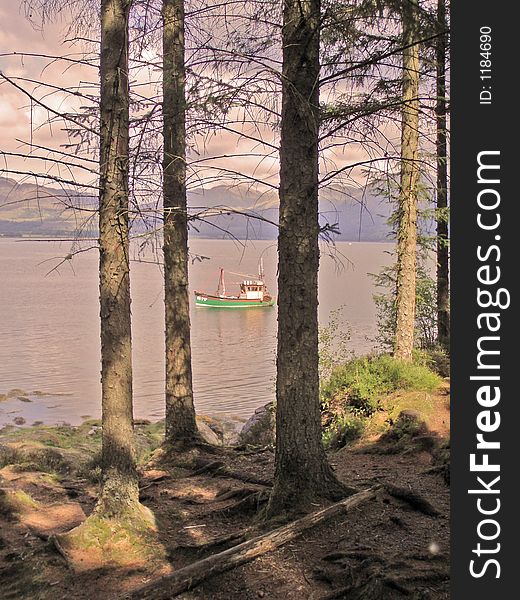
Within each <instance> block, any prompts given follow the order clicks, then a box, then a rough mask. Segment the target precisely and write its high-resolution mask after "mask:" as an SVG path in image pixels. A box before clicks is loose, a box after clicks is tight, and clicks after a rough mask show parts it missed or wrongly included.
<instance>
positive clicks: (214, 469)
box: [192, 460, 273, 487]
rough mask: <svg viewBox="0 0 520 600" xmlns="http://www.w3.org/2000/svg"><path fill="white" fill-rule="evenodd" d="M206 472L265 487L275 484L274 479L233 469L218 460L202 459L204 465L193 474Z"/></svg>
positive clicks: (214, 475)
mask: <svg viewBox="0 0 520 600" xmlns="http://www.w3.org/2000/svg"><path fill="white" fill-rule="evenodd" d="M200 462H201V461H199V464H200ZM204 474H207V475H211V476H213V477H224V478H228V479H236V480H238V481H243V482H244V483H254V484H256V485H263V486H265V487H271V486H272V485H273V483H272V481H269V480H268V479H263V478H261V477H256V476H255V475H251V474H250V473H245V472H244V471H233V470H231V469H228V468H227V467H226V465H225V464H224V463H223V462H221V461H218V460H215V461H210V462H207V461H202V466H200V467H199V468H198V469H197V470H196V471H194V472H193V473H192V476H193V477H196V476H198V475H204Z"/></svg>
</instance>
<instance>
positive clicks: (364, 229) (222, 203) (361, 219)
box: [0, 178, 390, 241]
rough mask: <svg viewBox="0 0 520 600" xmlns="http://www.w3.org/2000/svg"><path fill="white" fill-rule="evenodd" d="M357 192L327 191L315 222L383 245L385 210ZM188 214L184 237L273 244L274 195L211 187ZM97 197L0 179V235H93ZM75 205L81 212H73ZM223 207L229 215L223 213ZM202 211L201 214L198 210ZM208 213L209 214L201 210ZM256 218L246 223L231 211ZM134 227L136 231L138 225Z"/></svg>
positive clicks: (192, 196)
mask: <svg viewBox="0 0 520 600" xmlns="http://www.w3.org/2000/svg"><path fill="white" fill-rule="evenodd" d="M361 198H362V193H361V191H360V190H357V189H354V188H351V189H349V190H348V198H346V199H345V198H343V197H339V196H338V197H334V196H332V195H331V194H330V192H325V193H323V194H322V197H321V199H320V213H321V217H320V221H321V223H322V225H323V224H325V223H329V224H336V223H337V224H338V229H339V231H340V234H339V235H338V236H337V238H336V239H338V240H345V241H358V240H359V241H386V240H387V239H388V237H387V236H388V233H389V226H388V224H387V220H388V216H389V211H390V207H389V206H388V203H386V202H384V201H382V200H381V199H379V198H376V197H374V196H371V195H370V194H366V195H365V197H364V198H363V200H362V201H361ZM188 202H189V206H190V207H191V212H192V213H199V212H202V213H203V214H202V220H195V221H193V222H192V226H191V229H190V235H192V236H194V237H204V238H216V239H220V238H225V237H229V236H234V237H236V238H239V239H245V238H250V239H275V238H276V236H277V228H276V226H275V225H273V224H271V223H277V222H278V207H277V202H278V200H277V196H276V193H275V192H274V191H273V192H271V193H269V194H262V195H261V194H258V193H254V192H251V190H250V189H249V188H248V187H247V186H236V187H233V188H228V187H225V186H216V187H213V188H211V189H207V190H204V191H195V192H190V193H189V194H188ZM96 204H97V198H95V197H93V196H81V197H78V196H77V195H76V194H75V193H74V192H72V191H69V190H64V189H59V188H54V187H51V186H49V187H42V186H37V185H35V184H33V183H22V184H19V183H17V182H16V181H14V180H12V179H7V178H0V235H3V236H41V237H63V236H71V235H73V234H74V233H76V232H78V231H81V232H82V234H83V235H87V236H96V235H97V230H96V217H95V214H94V211H95V207H96ZM73 206H79V207H81V209H82V210H79V211H77V210H73V208H72V207H73ZM226 208H228V209H230V211H227V212H226V210H225V209H226ZM203 209H206V210H203ZM207 209H210V210H207ZM235 211H237V212H246V213H247V214H248V215H254V216H258V217H260V219H255V218H248V217H246V216H243V215H241V214H237V212H235ZM134 228H137V229H139V230H142V229H143V228H144V226H143V223H142V222H141V223H139V222H135V223H134Z"/></svg>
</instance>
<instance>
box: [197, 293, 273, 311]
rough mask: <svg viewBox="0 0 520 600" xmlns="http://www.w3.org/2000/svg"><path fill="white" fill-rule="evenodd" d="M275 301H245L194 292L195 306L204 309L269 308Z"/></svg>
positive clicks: (271, 299)
mask: <svg viewBox="0 0 520 600" xmlns="http://www.w3.org/2000/svg"><path fill="white" fill-rule="evenodd" d="M274 303H275V299H274V298H269V300H247V299H245V298H229V297H219V296H210V295H209V294H203V293H201V292H195V306H205V307H206V308H269V307H270V306H274Z"/></svg>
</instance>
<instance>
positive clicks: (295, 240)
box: [267, 0, 345, 517]
mask: <svg viewBox="0 0 520 600" xmlns="http://www.w3.org/2000/svg"><path fill="white" fill-rule="evenodd" d="M319 27H320V0H285V3H284V25H283V88H282V89H283V96H282V130H281V147H280V191H279V194H280V229H279V236H278V349H277V381H276V399H277V406H276V462H275V482H274V487H273V492H272V494H271V497H270V500H269V504H268V507H267V516H268V517H270V516H273V515H275V514H278V513H282V512H285V511H292V510H298V509H300V508H301V507H302V506H303V505H305V504H307V503H308V502H309V501H311V500H312V499H313V498H315V497H316V496H335V497H336V496H340V495H341V494H345V488H343V487H342V486H341V484H340V483H339V482H338V481H337V479H336V477H335V476H334V474H333V472H332V469H331V467H330V465H329V464H328V462H327V459H326V455H325V451H324V449H323V446H322V442H321V422H320V404H319V384H318V266H319V248H318V233H319V226H318V130H319V114H318V110H319V107H318V103H319V88H318V85H319V84H318V79H319V72H320V65H319V44H320V40H319V38H320V35H319Z"/></svg>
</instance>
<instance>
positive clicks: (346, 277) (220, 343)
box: [0, 239, 392, 426]
mask: <svg viewBox="0 0 520 600" xmlns="http://www.w3.org/2000/svg"><path fill="white" fill-rule="evenodd" d="M83 244H84V247H88V242H84V243H83ZM70 248H71V244H70V242H60V243H58V242H38V241H29V240H14V239H0V394H7V393H8V392H9V391H10V390H12V389H13V388H18V389H20V390H23V394H22V393H21V392H20V393H18V394H15V396H18V395H20V396H22V397H24V398H25V401H24V400H20V399H19V398H18V397H13V398H10V399H8V400H6V401H0V426H2V425H4V424H6V423H13V422H14V420H15V419H17V420H18V421H19V422H20V420H19V418H20V417H21V418H22V419H25V421H26V424H27V425H30V424H32V423H33V422H34V421H42V422H44V423H61V422H67V423H71V424H77V423H79V422H81V420H82V418H86V417H87V416H88V417H96V418H97V417H99V416H100V397H101V384H100V381H99V379H100V374H99V373H100V357H99V352H100V350H99V347H100V344H99V322H98V314H99V307H98V278H97V266H98V256H97V251H96V250H90V251H87V252H82V253H80V254H77V255H76V256H75V257H74V259H73V260H72V261H66V262H65V263H64V264H63V265H61V266H60V267H59V269H58V270H55V271H53V272H52V273H50V274H48V272H49V271H50V270H51V269H52V268H53V267H54V266H56V265H57V263H58V262H59V258H58V257H63V256H66V255H67V254H68V253H69V252H70ZM391 250H392V244H385V243H348V242H340V243H338V244H337V246H336V255H335V256H330V255H329V253H330V249H328V248H327V247H323V249H322V259H321V268H320V279H319V288H320V292H319V300H320V309H319V316H320V323H321V324H326V323H327V321H328V318H329V315H330V313H331V311H333V310H335V309H337V308H338V307H340V306H344V308H343V310H342V317H343V318H344V320H345V322H346V323H348V326H349V328H350V330H351V334H350V347H351V348H352V350H353V351H354V352H356V353H358V354H359V353H362V352H366V351H369V350H370V349H371V348H372V347H373V343H372V342H371V341H370V339H371V338H373V337H374V335H375V307H374V304H373V301H372V294H373V293H374V285H373V281H372V279H371V278H370V277H369V276H368V275H367V274H368V273H377V272H378V271H379V270H380V268H381V267H382V266H383V265H388V264H389V263H390V261H391V257H390V254H389V253H390V251H391ZM190 251H191V252H192V253H194V254H197V255H204V256H207V257H209V258H210V259H209V260H203V261H202V262H199V261H195V262H194V263H193V264H192V265H191V266H190V290H191V292H192V291H193V290H195V289H197V290H202V291H209V292H212V291H214V290H215V288H216V286H217V279H218V274H219V268H220V267H224V268H225V269H226V287H227V289H228V291H230V292H231V291H232V290H233V289H237V286H236V283H238V282H239V281H240V280H241V279H242V277H241V274H245V275H254V274H255V273H256V272H257V265H258V259H259V256H260V255H261V256H262V257H263V260H264V267H265V274H266V282H267V285H268V287H269V289H270V291H272V292H274V294H275V295H276V260H277V254H276V245H275V244H274V243H273V242H270V241H255V242H251V241H250V242H248V243H247V244H246V245H245V246H242V245H241V244H239V243H237V242H234V241H230V240H197V239H195V240H192V241H191V246H190ZM143 258H144V259H145V260H148V261H153V260H154V257H153V254H151V253H150V252H148V253H147V254H146V255H145V256H144V257H143ZM131 286H132V319H133V321H132V323H133V363H134V402H135V411H134V412H135V416H136V417H138V418H148V419H152V420H155V419H159V418H162V417H163V414H164V412H163V371H164V366H163V361H164V359H163V352H164V341H163V331H164V318H163V304H162V273H161V270H160V267H159V266H158V265H157V264H152V262H133V263H132V276H131ZM193 300H194V297H193V294H192V293H191V301H192V302H193ZM191 324H192V352H193V377H194V393H195V402H196V408H197V410H198V411H199V412H200V413H201V414H208V415H218V414H223V413H225V414H227V415H234V416H236V417H237V419H246V418H247V417H249V416H250V415H251V413H252V412H253V411H254V410H255V409H256V408H257V407H258V406H261V405H262V404H265V403H266V402H268V401H269V400H271V399H273V397H274V376H275V362H274V360H275V348H276V324H277V323H276V308H265V309H242V310H229V309H228V310H226V309H207V308H195V306H194V304H192V310H191ZM34 392H37V393H36V394H35V393H34Z"/></svg>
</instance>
